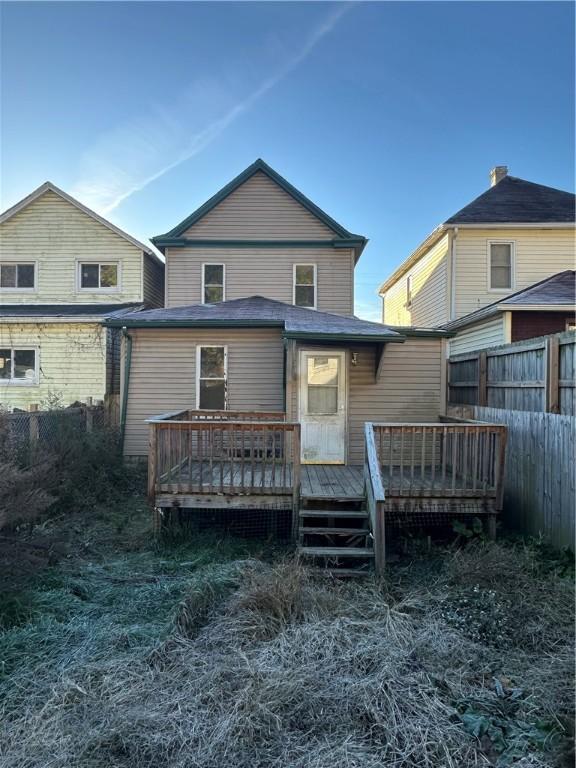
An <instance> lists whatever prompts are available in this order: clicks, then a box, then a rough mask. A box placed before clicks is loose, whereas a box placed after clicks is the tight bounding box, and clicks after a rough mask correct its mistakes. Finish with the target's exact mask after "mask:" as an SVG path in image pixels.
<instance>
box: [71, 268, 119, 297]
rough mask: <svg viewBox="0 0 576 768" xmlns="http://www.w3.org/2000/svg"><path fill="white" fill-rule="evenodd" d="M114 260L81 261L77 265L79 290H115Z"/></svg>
mask: <svg viewBox="0 0 576 768" xmlns="http://www.w3.org/2000/svg"><path fill="white" fill-rule="evenodd" d="M118 271H119V270H118V264H117V263H116V262H91V261H87V262H81V263H80V264H79V265H78V287H79V288H80V290H81V291H117V290H118V286H119V280H118Z"/></svg>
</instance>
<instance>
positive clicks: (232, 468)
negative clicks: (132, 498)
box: [148, 411, 300, 505]
mask: <svg viewBox="0 0 576 768" xmlns="http://www.w3.org/2000/svg"><path fill="white" fill-rule="evenodd" d="M184 415H186V416H189V415H190V416H192V418H191V419H187V418H185V417H184ZM229 416H230V417H231V418H228V417H229ZM278 416H284V414H279V413H265V412H252V413H247V412H240V411H236V412H230V411H226V412H222V411H214V412H206V411H202V412H200V413H198V412H196V411H180V412H175V413H171V414H163V415H162V416H159V417H155V418H152V419H149V420H148V423H149V426H150V443H149V451H148V494H149V497H150V501H151V503H154V499H155V497H156V495H157V494H165V493H174V494H196V495H198V494H222V495H224V494H225V495H270V496H274V495H289V494H291V495H292V497H293V504H294V505H297V503H298V492H299V487H300V425H299V424H296V423H291V422H286V421H284V420H277V417H278Z"/></svg>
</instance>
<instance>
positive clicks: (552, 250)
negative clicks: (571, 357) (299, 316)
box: [380, 166, 576, 352]
mask: <svg viewBox="0 0 576 768" xmlns="http://www.w3.org/2000/svg"><path fill="white" fill-rule="evenodd" d="M574 200H575V198H574V195H573V194H571V193H569V192H565V191H563V190H558V189H553V188H551V187H546V186H543V185H541V184H535V183H533V182H529V181H525V180H523V179H519V178H515V177H512V176H509V175H508V170H507V168H506V167H505V166H497V167H496V168H494V169H493V170H492V172H491V186H490V188H489V189H488V190H487V191H486V192H484V193H483V194H481V195H480V196H479V197H477V198H476V199H475V200H473V201H472V202H471V203H470V204H469V205H467V206H465V207H464V208H462V209H461V210H460V211H458V213H456V214H454V215H453V216H451V217H450V218H448V219H447V220H446V221H445V222H444V223H443V224H441V225H440V226H439V227H437V228H436V229H435V230H434V231H433V232H432V233H431V234H430V235H429V236H428V237H427V238H426V240H424V241H423V242H422V243H421V244H420V245H419V246H418V248H416V250H415V251H414V252H413V253H412V254H411V255H410V256H409V257H408V258H407V259H406V260H405V261H404V262H403V263H402V264H401V265H400V267H398V269H397V270H396V271H395V272H394V273H393V274H392V275H391V276H390V277H389V278H388V279H387V280H386V281H385V282H384V283H383V284H382V286H381V287H380V295H381V297H382V300H383V321H384V322H385V323H387V324H389V325H391V326H442V327H447V328H448V329H449V330H451V331H452V332H453V333H454V334H455V338H453V339H452V341H451V342H450V349H451V351H452V352H465V351H468V350H471V349H477V348H480V347H487V346H492V345H495V344H501V343H507V342H510V341H512V340H516V339H521V338H527V337H530V336H538V335H542V334H544V333H551V332H554V331H563V330H566V328H567V327H569V326H570V325H573V323H574V307H575V300H574V292H573V291H572V295H571V301H568V302H567V301H565V300H564V299H563V300H562V301H558V296H557V292H555V291H548V292H545V291H542V290H540V291H539V295H540V297H541V298H543V303H542V304H538V305H536V304H535V303H532V304H529V305H528V306H524V305H522V304H521V303H520V302H519V301H516V302H511V303H509V304H508V305H507V306H500V304H501V302H503V301H504V300H505V299H507V297H509V296H510V295H511V294H516V293H518V292H521V291H525V290H526V289H530V288H531V287H532V286H534V285H535V284H539V283H541V282H542V281H545V280H547V279H548V278H551V277H552V276H555V275H557V274H559V273H564V272H565V271H566V270H573V269H574V266H575V261H576V249H575V219H574ZM562 279H563V280H564V284H566V279H567V278H566V277H564V278H562ZM568 279H569V278H568ZM554 285H557V282H556V283H554ZM564 294H565V291H564ZM488 307H490V308H491V309H490V311H489V312H486V311H484V310H485V309H486V308H488ZM527 312H528V313H529V314H527Z"/></svg>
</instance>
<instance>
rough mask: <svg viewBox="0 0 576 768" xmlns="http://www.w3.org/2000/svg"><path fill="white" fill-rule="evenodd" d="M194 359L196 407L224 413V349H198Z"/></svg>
mask: <svg viewBox="0 0 576 768" xmlns="http://www.w3.org/2000/svg"><path fill="white" fill-rule="evenodd" d="M197 350H198V351H197V358H196V406H197V408H201V409H207V410H211V411H225V410H226V402H227V378H228V377H227V367H228V361H227V350H226V347H212V346H206V347H198V348H197Z"/></svg>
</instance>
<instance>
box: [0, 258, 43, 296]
mask: <svg viewBox="0 0 576 768" xmlns="http://www.w3.org/2000/svg"><path fill="white" fill-rule="evenodd" d="M19 264H24V265H30V264H32V266H33V267H34V287H33V288H18V287H16V288H4V287H3V286H2V285H0V292H1V293H38V261H37V260H35V259H28V260H25V261H15V260H14V259H9V260H8V261H2V263H1V264H0V267H10V266H16V267H17V266H18V265H19ZM16 272H18V270H16Z"/></svg>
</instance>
